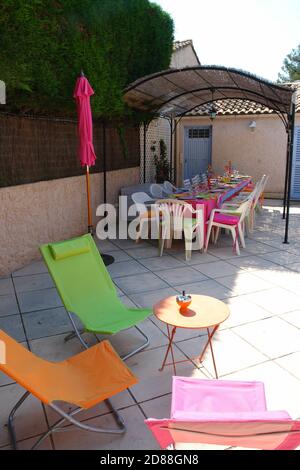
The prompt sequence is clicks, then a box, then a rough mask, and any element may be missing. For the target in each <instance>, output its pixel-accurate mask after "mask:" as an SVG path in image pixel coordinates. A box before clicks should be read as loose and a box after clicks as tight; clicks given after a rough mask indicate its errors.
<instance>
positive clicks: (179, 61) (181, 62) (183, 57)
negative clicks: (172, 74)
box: [170, 45, 199, 69]
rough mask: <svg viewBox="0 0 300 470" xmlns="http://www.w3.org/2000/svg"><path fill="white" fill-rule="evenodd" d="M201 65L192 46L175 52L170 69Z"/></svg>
mask: <svg viewBox="0 0 300 470" xmlns="http://www.w3.org/2000/svg"><path fill="white" fill-rule="evenodd" d="M194 65H199V62H198V59H197V57H196V56H195V52H194V51H193V48H192V46H189V45H188V46H185V47H182V48H180V49H178V50H175V51H173V54H172V59H171V64H170V68H176V69H180V68H182V67H193V66H194Z"/></svg>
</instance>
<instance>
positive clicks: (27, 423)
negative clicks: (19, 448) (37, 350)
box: [0, 384, 47, 446]
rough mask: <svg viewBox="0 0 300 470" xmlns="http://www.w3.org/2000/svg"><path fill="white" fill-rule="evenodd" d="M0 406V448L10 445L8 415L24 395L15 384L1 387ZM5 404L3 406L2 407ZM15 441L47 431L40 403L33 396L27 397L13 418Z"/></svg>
mask: <svg viewBox="0 0 300 470" xmlns="http://www.w3.org/2000/svg"><path fill="white" fill-rule="evenodd" d="M0 392H1V403H2V406H0V446H5V445H8V444H10V439H9V435H8V429H7V427H6V424H7V420H8V415H9V412H10V410H11V409H12V408H13V406H14V405H15V404H16V403H17V401H18V400H19V399H20V398H21V396H22V395H23V394H24V393H25V391H24V389H23V388H21V387H20V386H19V385H17V384H12V385H6V386H4V387H1V389H0ZM3 404H5V406H3ZM15 428H16V435H17V440H21V439H25V438H27V437H32V436H35V435H37V434H40V433H42V432H44V431H46V430H47V424H46V420H45V416H44V411H43V408H42V405H41V402H40V401H39V400H37V399H36V398H34V397H33V396H30V397H28V398H27V399H26V400H25V402H24V403H23V406H22V407H21V408H20V409H19V410H18V412H17V414H16V417H15Z"/></svg>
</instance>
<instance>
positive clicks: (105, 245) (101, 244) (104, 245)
mask: <svg viewBox="0 0 300 470" xmlns="http://www.w3.org/2000/svg"><path fill="white" fill-rule="evenodd" d="M94 240H95V243H96V245H97V247H98V249H99V251H100V252H102V253H107V254H108V253H109V252H111V251H118V250H119V247H118V246H117V245H115V244H114V243H112V242H111V241H110V240H99V238H98V237H97V236H95V237H94Z"/></svg>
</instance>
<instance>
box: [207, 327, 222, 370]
mask: <svg viewBox="0 0 300 470" xmlns="http://www.w3.org/2000/svg"><path fill="white" fill-rule="evenodd" d="M207 334H208V341H209V346H210V351H211V357H212V360H213V364H214V369H215V374H216V379H218V378H219V377H218V372H217V367H216V362H215V356H214V350H213V347H212V341H211V339H212V336H213V335H210V334H209V329H208V328H207Z"/></svg>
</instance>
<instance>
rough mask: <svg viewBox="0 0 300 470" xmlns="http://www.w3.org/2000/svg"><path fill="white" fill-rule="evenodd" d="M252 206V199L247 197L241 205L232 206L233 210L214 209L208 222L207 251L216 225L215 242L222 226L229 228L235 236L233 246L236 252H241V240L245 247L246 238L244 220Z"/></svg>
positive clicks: (233, 236)
mask: <svg viewBox="0 0 300 470" xmlns="http://www.w3.org/2000/svg"><path fill="white" fill-rule="evenodd" d="M250 207H251V200H250V199H247V200H246V201H244V202H242V203H241V204H240V206H239V207H237V208H232V209H231V210H227V209H213V210H212V212H211V214H210V219H209V222H208V229H207V236H206V243H205V251H207V247H208V243H209V238H210V235H211V233H212V229H213V227H216V233H215V238H214V242H215V243H216V242H217V239H218V235H219V231H220V228H225V229H228V230H229V231H230V232H231V234H232V238H233V246H234V248H235V251H236V253H237V254H238V255H239V254H240V248H239V241H238V239H240V241H241V245H242V247H243V248H245V238H244V222H245V218H246V217H247V215H248V213H249V211H250Z"/></svg>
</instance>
